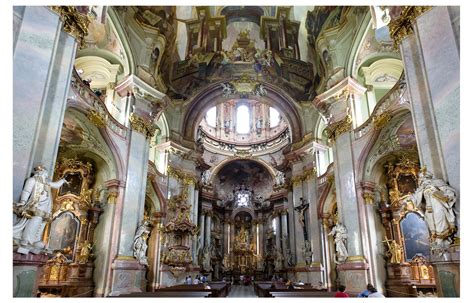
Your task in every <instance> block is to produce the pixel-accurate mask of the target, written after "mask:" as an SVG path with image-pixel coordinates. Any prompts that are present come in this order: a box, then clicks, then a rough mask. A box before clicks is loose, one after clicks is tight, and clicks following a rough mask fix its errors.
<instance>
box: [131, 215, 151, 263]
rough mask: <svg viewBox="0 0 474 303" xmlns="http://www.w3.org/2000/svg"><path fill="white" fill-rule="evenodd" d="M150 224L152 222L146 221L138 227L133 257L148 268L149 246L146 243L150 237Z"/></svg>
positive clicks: (134, 240)
mask: <svg viewBox="0 0 474 303" xmlns="http://www.w3.org/2000/svg"><path fill="white" fill-rule="evenodd" d="M149 224H150V222H148V221H144V222H143V223H142V224H141V225H140V226H138V228H137V231H136V233H135V238H134V239H133V256H134V257H135V259H137V260H138V262H139V263H140V264H142V265H146V266H148V257H147V256H146V251H147V249H148V245H147V243H146V242H147V239H148V236H149V235H150V229H149Z"/></svg>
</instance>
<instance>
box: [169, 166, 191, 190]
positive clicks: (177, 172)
mask: <svg viewBox="0 0 474 303" xmlns="http://www.w3.org/2000/svg"><path fill="white" fill-rule="evenodd" d="M168 176H170V177H172V178H175V179H176V180H178V181H179V182H181V183H182V184H185V185H194V186H196V184H197V183H198V178H196V177H195V176H193V175H192V174H188V173H185V172H184V171H182V170H181V169H178V168H174V167H173V166H171V165H168Z"/></svg>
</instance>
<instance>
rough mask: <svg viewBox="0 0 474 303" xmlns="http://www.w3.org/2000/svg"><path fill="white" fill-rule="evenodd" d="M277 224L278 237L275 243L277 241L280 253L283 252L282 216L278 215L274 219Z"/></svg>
mask: <svg viewBox="0 0 474 303" xmlns="http://www.w3.org/2000/svg"><path fill="white" fill-rule="evenodd" d="M273 219H274V220H275V222H276V231H275V232H276V237H275V241H276V243H275V244H276V245H275V246H276V249H277V250H278V251H280V252H281V226H280V215H279V214H277V215H276V216H275V217H274V218H273Z"/></svg>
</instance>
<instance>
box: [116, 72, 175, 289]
mask: <svg viewBox="0 0 474 303" xmlns="http://www.w3.org/2000/svg"><path fill="white" fill-rule="evenodd" d="M116 91H117V92H118V94H119V95H120V96H124V95H128V94H129V95H131V96H132V99H133V104H134V107H133V112H132V113H131V115H130V117H128V119H129V121H130V129H129V133H128V134H127V143H128V146H127V153H126V154H127V159H126V162H125V163H126V168H125V176H126V178H127V179H126V185H125V192H124V197H123V199H121V201H119V202H118V203H117V209H116V210H117V212H118V214H119V216H120V217H119V219H118V220H117V225H116V227H115V228H116V229H117V230H118V231H119V238H118V251H117V255H116V256H115V259H114V261H113V264H112V269H113V276H112V287H111V293H110V294H109V295H110V296H116V295H120V294H123V293H130V292H140V291H143V290H144V288H145V286H146V285H145V281H146V279H145V266H144V265H141V264H139V263H138V261H137V260H136V259H135V258H134V256H133V239H134V237H135V232H136V230H137V228H138V226H139V225H140V224H142V221H143V212H144V206H145V195H146V182H147V172H148V158H149V157H148V153H149V149H150V146H149V140H150V138H151V137H153V134H154V132H155V127H154V125H153V122H152V121H153V119H154V118H155V116H154V115H158V114H159V110H162V109H163V107H161V105H163V100H165V98H166V97H165V95H164V94H162V93H161V92H159V91H157V90H155V89H154V88H152V87H150V86H149V85H148V84H146V83H144V82H143V81H142V80H140V79H139V78H137V77H136V76H133V75H132V76H130V77H128V78H125V79H124V80H123V81H122V83H120V84H119V85H117V87H116ZM145 96H146V97H147V98H146V99H145ZM160 104H161V105H160ZM150 114H151V117H150Z"/></svg>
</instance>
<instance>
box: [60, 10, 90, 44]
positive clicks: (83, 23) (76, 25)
mask: <svg viewBox="0 0 474 303" xmlns="http://www.w3.org/2000/svg"><path fill="white" fill-rule="evenodd" d="M51 9H52V10H53V11H55V12H56V13H58V14H59V16H60V18H61V20H62V21H63V28H64V31H65V32H67V33H69V34H71V35H72V36H73V37H74V38H76V40H77V43H78V44H79V48H84V47H85V42H84V38H85V37H86V36H87V32H88V27H89V23H90V20H89V19H88V18H87V16H86V15H83V14H81V13H79V12H78V11H77V9H76V7H74V6H51Z"/></svg>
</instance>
